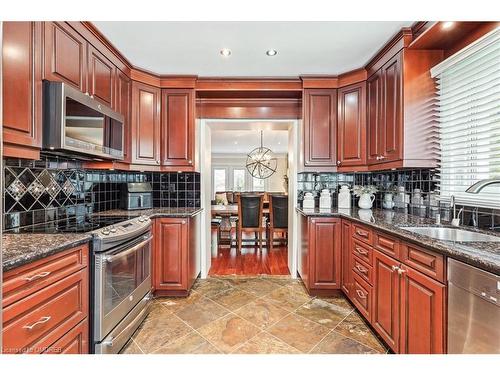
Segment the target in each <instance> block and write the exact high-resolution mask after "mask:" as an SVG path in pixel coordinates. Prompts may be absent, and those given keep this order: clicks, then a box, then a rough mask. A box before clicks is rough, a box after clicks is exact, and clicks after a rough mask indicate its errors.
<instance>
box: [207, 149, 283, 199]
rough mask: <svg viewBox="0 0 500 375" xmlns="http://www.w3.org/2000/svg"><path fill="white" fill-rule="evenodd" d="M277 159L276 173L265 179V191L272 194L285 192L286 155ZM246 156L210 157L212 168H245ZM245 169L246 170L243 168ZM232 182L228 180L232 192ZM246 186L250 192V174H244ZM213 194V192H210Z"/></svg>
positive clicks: (278, 156) (217, 155) (215, 155)
mask: <svg viewBox="0 0 500 375" xmlns="http://www.w3.org/2000/svg"><path fill="white" fill-rule="evenodd" d="M276 157H277V169H276V172H275V173H274V174H273V175H272V176H271V177H269V178H268V179H267V182H266V183H267V185H266V190H267V191H272V192H285V185H284V178H283V176H285V175H286V174H287V165H288V164H287V156H286V155H276ZM246 160H247V158H246V155H237V154H234V155H220V154H214V155H212V168H216V167H237V168H245V163H246ZM245 169H246V168H245ZM232 183H233V182H232V181H231V180H230V179H229V185H228V186H229V188H228V190H232V189H231V187H232ZM246 185H247V186H248V189H246V190H252V177H251V175H250V173H248V172H247V173H246ZM212 193H213V192H212Z"/></svg>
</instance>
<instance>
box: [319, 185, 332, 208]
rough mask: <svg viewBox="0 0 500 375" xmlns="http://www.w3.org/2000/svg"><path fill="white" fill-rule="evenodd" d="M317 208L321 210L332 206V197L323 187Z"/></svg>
mask: <svg viewBox="0 0 500 375" xmlns="http://www.w3.org/2000/svg"><path fill="white" fill-rule="evenodd" d="M319 208H320V209H322V210H326V209H330V208H332V197H331V195H330V191H329V190H328V189H323V190H322V191H321V194H320V196H319Z"/></svg>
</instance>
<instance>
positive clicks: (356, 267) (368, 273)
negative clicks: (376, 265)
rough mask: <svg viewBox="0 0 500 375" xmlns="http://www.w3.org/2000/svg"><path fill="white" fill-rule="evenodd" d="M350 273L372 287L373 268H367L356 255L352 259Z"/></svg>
mask: <svg viewBox="0 0 500 375" xmlns="http://www.w3.org/2000/svg"><path fill="white" fill-rule="evenodd" d="M352 271H353V272H354V273H356V274H357V275H358V276H360V277H361V278H362V279H363V280H365V281H366V282H367V283H369V284H370V285H373V267H372V266H369V265H368V264H366V263H365V262H363V261H362V260H361V259H359V258H358V257H357V256H356V255H354V256H353V257H352Z"/></svg>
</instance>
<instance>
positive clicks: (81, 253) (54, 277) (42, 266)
mask: <svg viewBox="0 0 500 375" xmlns="http://www.w3.org/2000/svg"><path fill="white" fill-rule="evenodd" d="M87 263H88V245H87V244H85V245H82V246H78V247H75V248H73V249H69V250H65V251H62V252H60V253H57V254H55V255H51V256H49V257H47V258H44V259H41V260H38V261H35V262H33V263H30V264H27V265H25V266H21V267H18V268H15V269H13V270H11V271H7V272H6V273H5V274H4V275H3V306H4V307H7V306H9V305H10V304H12V303H14V302H16V301H19V300H20V299H22V298H24V297H26V296H28V295H30V294H32V293H34V292H36V291H38V290H40V289H42V288H45V287H47V286H49V285H52V284H54V283H55V282H56V281H58V280H60V279H62V278H64V277H66V276H68V275H71V274H73V273H75V272H76V271H78V270H81V269H82V268H85V267H87Z"/></svg>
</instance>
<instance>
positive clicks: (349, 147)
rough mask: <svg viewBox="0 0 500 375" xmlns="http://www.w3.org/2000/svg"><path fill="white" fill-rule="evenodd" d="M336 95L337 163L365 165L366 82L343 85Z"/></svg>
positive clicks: (340, 165)
mask: <svg viewBox="0 0 500 375" xmlns="http://www.w3.org/2000/svg"><path fill="white" fill-rule="evenodd" d="M338 96H339V99H338V107H337V108H338V150H337V165H338V166H339V167H349V166H359V165H366V83H365V82H361V83H357V84H354V85H350V86H347V87H343V88H341V89H339V92H338Z"/></svg>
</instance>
